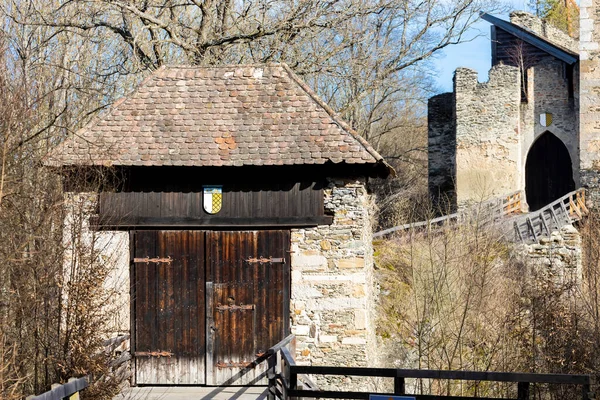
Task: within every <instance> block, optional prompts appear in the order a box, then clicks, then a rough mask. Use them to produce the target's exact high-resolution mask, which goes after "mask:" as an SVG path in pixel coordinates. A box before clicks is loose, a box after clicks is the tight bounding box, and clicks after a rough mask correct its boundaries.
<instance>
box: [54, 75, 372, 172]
mask: <svg viewBox="0 0 600 400" xmlns="http://www.w3.org/2000/svg"><path fill="white" fill-rule="evenodd" d="M326 162H334V163H339V162H346V163H349V164H371V163H378V162H383V160H382V157H381V156H380V155H379V154H378V153H377V152H376V151H375V150H374V149H373V148H372V147H371V146H370V145H369V144H368V143H367V142H366V141H365V140H364V139H362V138H361V137H360V136H358V135H357V134H356V133H355V132H354V131H353V130H352V129H351V128H350V127H349V126H348V125H347V124H346V123H344V122H343V121H342V120H341V119H340V118H339V117H338V116H336V115H335V113H334V112H333V111H332V110H331V108H329V107H328V106H327V105H326V104H325V103H323V101H321V100H320V99H319V98H318V97H317V96H316V95H315V93H314V92H313V91H312V90H311V89H310V88H309V87H308V86H307V85H306V84H305V83H303V82H302V81H301V80H300V79H299V78H298V77H297V76H296V75H295V74H294V73H293V72H292V71H291V70H290V69H289V67H287V66H286V65H284V64H267V65H242V66H228V67H210V68H205V67H163V68H160V69H159V70H157V71H156V72H155V73H153V74H152V75H151V76H149V77H148V78H147V79H146V80H144V81H143V82H142V83H141V85H140V86H139V87H138V88H137V90H136V91H135V92H134V93H133V94H132V95H131V96H129V97H128V98H126V99H124V100H122V101H118V102H116V103H115V104H114V105H113V106H112V108H111V110H110V111H109V112H107V113H106V114H105V115H103V116H100V117H98V118H96V119H95V120H94V121H92V122H91V123H90V124H88V125H87V126H86V127H85V128H83V129H81V130H80V131H78V132H77V133H76V134H74V135H72V136H71V137H69V138H68V139H66V140H65V141H64V142H63V143H62V144H60V145H59V146H58V147H57V148H55V149H54V150H53V151H52V153H51V154H50V155H49V156H48V157H47V158H46V164H47V165H51V166H61V165H104V166H111V165H123V166H244V165H291V164H324V163H326Z"/></svg>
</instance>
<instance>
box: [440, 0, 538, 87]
mask: <svg viewBox="0 0 600 400" xmlns="http://www.w3.org/2000/svg"><path fill="white" fill-rule="evenodd" d="M508 3H509V4H511V6H512V9H513V10H528V7H527V0H509V1H508ZM494 16H496V17H499V18H502V19H505V20H508V14H494ZM472 29H473V31H472V32H471V33H472V34H473V36H475V35H479V36H478V37H476V38H475V39H474V40H472V41H470V42H465V43H461V44H457V45H452V46H449V47H447V48H446V49H444V54H442V56H440V57H438V58H437V59H436V60H435V62H434V65H435V67H436V69H437V70H438V71H439V72H438V74H437V78H436V84H437V86H438V87H439V92H440V93H442V92H451V91H452V76H453V75H454V71H455V70H456V69H457V68H458V67H467V68H471V69H474V70H475V71H477V72H478V73H479V81H480V82H485V81H487V80H488V71H489V70H490V68H491V65H492V55H491V51H492V46H491V44H490V23H489V22H485V21H479V22H478V23H477V24H476V25H474V26H473V28H472Z"/></svg>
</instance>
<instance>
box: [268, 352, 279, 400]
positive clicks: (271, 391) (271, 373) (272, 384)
mask: <svg viewBox="0 0 600 400" xmlns="http://www.w3.org/2000/svg"><path fill="white" fill-rule="evenodd" d="M267 366H268V367H267V379H268V380H269V388H268V390H267V391H268V393H267V399H269V400H275V389H276V387H277V370H276V367H277V353H275V354H271V356H269V358H267Z"/></svg>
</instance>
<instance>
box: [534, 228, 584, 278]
mask: <svg viewBox="0 0 600 400" xmlns="http://www.w3.org/2000/svg"><path fill="white" fill-rule="evenodd" d="M581 246H582V244H581V235H580V234H579V232H578V231H577V229H575V227H573V226H572V225H565V226H563V227H562V228H560V230H558V231H554V232H552V234H551V235H550V237H549V238H542V239H540V241H539V243H535V244H530V245H524V250H525V251H524V253H523V254H524V255H525V257H527V259H528V261H529V262H528V263H527V264H529V265H532V266H533V268H535V269H536V270H535V271H533V272H534V273H533V276H536V277H538V278H541V280H543V281H550V282H553V283H554V285H555V286H556V287H557V288H560V287H566V288H569V287H573V288H575V287H576V285H577V284H579V283H581V281H582V252H581V248H582V247H581Z"/></svg>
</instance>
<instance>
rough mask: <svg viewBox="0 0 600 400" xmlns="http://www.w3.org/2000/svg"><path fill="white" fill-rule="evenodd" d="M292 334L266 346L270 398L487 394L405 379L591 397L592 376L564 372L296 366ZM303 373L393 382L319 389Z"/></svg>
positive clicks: (523, 398) (520, 395)
mask: <svg viewBox="0 0 600 400" xmlns="http://www.w3.org/2000/svg"><path fill="white" fill-rule="evenodd" d="M292 340H293V335H291V336H289V337H288V338H286V339H285V340H284V341H282V342H280V343H279V344H277V345H276V346H274V347H272V348H271V349H269V361H268V362H269V370H268V377H269V391H268V398H269V399H270V400H274V399H281V400H287V399H290V398H306V399H322V398H328V399H369V396H370V395H371V394H379V395H384V396H398V395H400V396H401V395H405V396H410V397H415V398H416V399H449V400H459V399H460V400H480V399H481V400H483V399H491V398H489V397H470V396H460V397H457V396H441V395H436V396H433V395H421V394H409V393H407V390H406V382H405V381H406V379H407V378H415V379H435V380H458V381H474V382H508V383H513V384H514V385H515V386H516V387H515V389H516V393H517V397H516V399H517V400H528V399H529V398H530V391H531V388H532V385H533V384H546V383H548V384H560V385H574V386H577V387H578V388H579V389H578V391H579V398H581V399H582V400H591V399H593V398H594V396H593V393H592V392H591V386H592V384H593V379H592V377H591V376H590V375H566V374H530V373H515V372H475V371H442V370H421V369H393V368H359V367H356V368H354V367H327V366H305V365H296V363H295V361H294V357H293V355H292V353H291V352H290V350H289V349H288V347H287V343H290V342H291V341H292ZM306 375H310V376H315V375H321V376H328V375H337V376H357V377H371V378H390V379H393V381H394V391H393V393H373V392H356V391H333V390H319V389H318V388H317V386H316V385H314V383H312V382H311V381H309V380H308V379H306Z"/></svg>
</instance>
